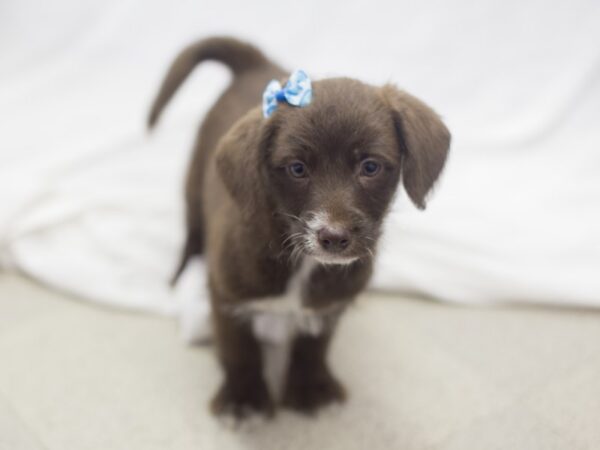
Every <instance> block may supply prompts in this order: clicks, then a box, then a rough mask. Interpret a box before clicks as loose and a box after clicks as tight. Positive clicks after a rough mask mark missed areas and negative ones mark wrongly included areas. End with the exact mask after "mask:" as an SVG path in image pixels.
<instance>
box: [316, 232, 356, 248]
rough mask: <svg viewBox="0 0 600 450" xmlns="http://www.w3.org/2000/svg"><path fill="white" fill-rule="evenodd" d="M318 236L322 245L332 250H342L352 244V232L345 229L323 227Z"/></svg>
mask: <svg viewBox="0 0 600 450" xmlns="http://www.w3.org/2000/svg"><path fill="white" fill-rule="evenodd" d="M317 238H318V239H319V244H321V247H323V248H324V249H325V250H327V251H330V252H341V251H342V250H344V249H345V248H346V247H348V245H350V233H348V232H347V231H343V230H332V229H330V228H321V229H320V230H319V231H318V233H317Z"/></svg>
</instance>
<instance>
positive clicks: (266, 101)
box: [262, 70, 312, 117]
mask: <svg viewBox="0 0 600 450" xmlns="http://www.w3.org/2000/svg"><path fill="white" fill-rule="evenodd" d="M311 100H312V85H311V83H310V78H308V75H306V72H304V71H303V70H296V71H295V72H294V73H292V75H290V79H289V80H288V82H287V83H286V84H285V86H284V87H283V88H282V87H281V83H280V82H279V81H277V80H271V81H270V82H269V84H267V87H266V88H265V91H264V92H263V103H262V107H263V115H264V116H265V117H271V114H273V112H275V110H276V109H277V103H278V102H286V103H288V104H289V105H292V106H298V107H300V108H303V107H304V106H306V105H308V104H309V103H310V102H311Z"/></svg>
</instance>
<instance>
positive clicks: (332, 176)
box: [149, 38, 450, 418]
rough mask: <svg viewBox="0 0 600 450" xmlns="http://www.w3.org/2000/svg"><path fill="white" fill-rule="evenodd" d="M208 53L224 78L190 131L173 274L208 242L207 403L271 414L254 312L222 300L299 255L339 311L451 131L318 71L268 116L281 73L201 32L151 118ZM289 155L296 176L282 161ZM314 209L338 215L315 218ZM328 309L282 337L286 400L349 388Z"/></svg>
mask: <svg viewBox="0 0 600 450" xmlns="http://www.w3.org/2000/svg"><path fill="white" fill-rule="evenodd" d="M207 59H215V60H218V61H222V62H223V63H225V64H227V65H228V66H229V67H230V68H231V69H232V71H233V73H234V77H233V81H232V83H231V85H230V86H229V88H228V89H227V90H226V91H225V93H224V94H223V95H222V96H221V98H220V99H219V100H218V101H217V103H216V104H215V105H214V107H213V108H212V109H211V110H210V112H209V113H208V115H207V117H206V118H205V120H204V123H203V124H202V126H201V128H200V132H199V134H198V137H197V141H196V145H195V151H194V154H193V157H192V161H191V163H190V168H189V172H188V176H187V183H186V203H187V242H186V245H185V248H184V251H183V255H182V263H181V266H180V267H179V269H178V271H177V274H176V277H177V276H178V274H179V273H181V271H182V270H183V268H184V267H185V263H186V262H187V260H188V258H189V257H190V256H193V255H194V254H200V253H204V254H205V256H206V259H207V264H208V270H209V288H210V292H211V300H212V310H213V318H214V323H215V330H216V342H217V350H218V356H219V360H220V362H221V365H222V366H223V369H224V373H225V378H224V382H223V384H222V386H221V388H220V390H219V392H218V393H217V395H216V397H215V399H214V400H213V410H214V411H215V412H216V413H230V414H233V415H234V416H235V417H238V418H240V417H243V416H245V415H246V414H247V413H248V412H249V411H253V410H254V411H258V412H263V413H266V414H271V413H272V412H273V411H274V402H273V400H272V399H271V396H270V394H269V391H268V389H267V387H266V383H265V380H264V378H263V360H262V354H261V351H260V342H259V341H258V340H257V338H256V336H255V334H254V333H253V329H252V326H251V324H250V322H249V321H247V320H240V318H239V317H237V316H236V315H235V314H232V311H235V310H236V307H239V306H243V305H245V304H248V302H250V301H256V300H260V299H264V298H273V297H276V296H278V295H280V294H282V293H284V291H285V290H286V287H287V286H288V282H289V280H290V278H291V277H292V276H293V275H294V274H295V273H296V271H298V270H299V269H298V267H299V265H300V263H301V261H302V260H303V259H305V258H312V260H315V261H317V262H319V264H317V265H316V267H315V268H314V269H313V270H312V272H310V276H309V278H308V281H307V282H306V283H305V285H304V286H303V289H302V304H303V305H304V307H307V308H312V310H315V311H322V312H323V313H324V314H325V312H326V311H329V310H330V308H334V309H333V310H334V311H338V312H339V311H341V310H343V308H344V306H345V305H347V304H348V303H349V302H350V301H352V300H353V298H354V297H355V296H356V295H357V294H358V293H359V292H360V291H361V290H363V289H364V287H365V285H366V284H367V282H368V280H369V277H370V275H371V270H372V258H373V254H374V252H375V249H376V242H377V239H378V237H379V234H380V228H381V224H382V221H383V219H384V217H385V215H386V213H387V210H388V208H389V205H390V203H391V201H392V198H393V196H394V194H395V192H396V188H397V185H398V182H399V180H400V179H401V178H402V180H403V184H404V187H405V189H406V191H407V193H408V194H409V196H410V198H411V200H412V201H413V202H414V203H415V205H417V206H418V207H420V208H424V207H425V199H426V196H427V194H428V193H429V191H430V190H431V188H432V186H433V184H434V182H435V181H436V180H437V178H438V176H439V175H440V172H441V170H442V168H443V166H444V163H445V160H446V155H447V152H448V148H449V145H450V134H449V132H448V130H447V129H446V127H445V126H444V125H443V123H442V122H441V121H440V119H439V118H438V116H437V115H436V114H435V113H434V112H433V111H432V110H431V109H430V108H429V107H428V106H426V105H425V104H424V103H422V102H421V101H419V100H418V99H416V98H414V97H412V96H410V95H409V94H407V93H405V92H402V91H399V90H398V89H396V88H395V87H393V86H390V85H387V86H384V87H381V88H380V87H375V86H370V85H367V84H364V83H361V82H359V81H356V80H351V79H347V78H335V79H325V80H322V81H316V82H314V83H313V101H312V102H311V104H310V105H308V106H307V107H305V108H295V107H291V106H288V105H287V104H279V105H278V109H277V111H275V113H274V114H273V116H272V117H270V118H268V119H265V118H264V117H263V116H262V113H261V109H260V106H259V105H260V96H261V93H262V91H263V89H264V87H265V85H266V84H267V83H268V81H269V80H271V79H273V78H275V79H279V80H282V81H283V80H285V78H286V77H287V72H286V71H284V70H283V69H282V68H280V67H279V66H277V65H275V64H274V63H272V62H270V61H269V60H268V59H267V58H266V57H265V56H264V55H263V54H262V53H261V52H260V51H259V50H257V49H256V48H254V47H252V46H250V45H248V44H245V43H242V42H239V41H237V40H234V39H230V38H211V39H206V40H204V41H201V42H199V43H197V44H194V45H192V46H190V47H188V48H187V49H186V50H184V51H183V52H182V54H181V55H180V56H179V57H178V58H177V59H176V60H175V62H174V63H173V65H172V67H171V69H170V71H169V73H168V75H167V77H166V79H165V81H164V83H163V85H162V88H161V90H160V93H159V95H158V97H157V99H156V101H155V103H154V105H153V108H152V112H151V114H150V118H149V125H150V126H152V125H154V124H155V123H156V121H157V119H158V117H159V115H160V112H161V111H162V109H163V107H164V106H165V104H166V103H167V102H168V100H169V99H170V98H171V96H172V95H173V93H174V92H175V91H176V89H177V88H178V86H179V85H180V84H181V83H182V82H183V80H184V79H185V77H186V76H187V75H188V73H189V72H190V71H191V70H192V69H193V68H194V67H195V65H196V64H198V63H200V62H202V61H203V60H207ZM366 161H375V162H376V164H375V165H376V166H377V167H378V172H377V173H376V174H375V175H370V174H368V172H367V166H365V164H367V163H366ZM298 162H301V163H302V165H303V168H304V169H306V175H305V176H300V177H297V176H296V175H293V172H291V170H292V169H290V168H291V167H292V165H294V164H298ZM296 167H297V166H296ZM369 167H371V168H372V167H373V166H372V165H371V166H369ZM324 218H325V219H324ZM319 221H321V222H323V223H325V224H335V227H333V225H332V226H331V227H330V228H327V227H329V225H322V228H320V229H317V228H315V227H321V225H319V224H321V222H319ZM332 227H333V228H332ZM317 244H318V245H317ZM330 316H331V317H329V320H328V321H327V326H326V328H325V329H324V330H322V332H321V333H320V334H319V335H316V336H312V335H309V334H303V333H299V334H298V335H297V336H296V337H295V339H294V341H293V343H292V351H291V361H290V367H289V370H288V375H287V379H286V382H285V386H284V392H283V399H282V400H283V404H284V405H286V406H288V407H291V408H294V409H297V410H300V411H304V412H312V411H314V410H316V409H317V408H319V407H320V406H323V405H325V404H327V403H329V402H331V401H336V400H343V399H344V397H345V394H344V389H343V387H342V386H341V384H340V383H339V382H338V381H336V379H335V378H334V377H333V375H332V374H331V372H330V371H329V369H328V367H327V364H326V354H327V348H328V344H329V341H330V339H331V336H332V334H333V331H334V328H335V323H336V322H337V317H338V313H337V312H336V313H334V314H331V315H330Z"/></svg>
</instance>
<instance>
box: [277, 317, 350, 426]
mask: <svg viewBox="0 0 600 450" xmlns="http://www.w3.org/2000/svg"><path fill="white" fill-rule="evenodd" d="M332 332H333V330H332V329H330V330H326V331H324V332H323V333H322V334H321V335H319V336H311V335H299V336H297V337H296V339H295V340H294V343H293V346H292V351H291V355H290V366H289V372H288V375H287V380H286V385H285V388H284V393H283V404H284V405H285V406H287V407H289V408H292V409H295V410H298V411H300V412H303V413H306V414H311V413H313V412H315V411H316V410H317V409H319V408H320V407H322V406H325V405H327V404H329V403H332V402H335V401H338V402H343V401H344V400H345V399H346V393H345V390H344V387H343V386H342V385H341V384H340V382H339V381H337V380H336V379H335V377H334V376H333V375H332V374H331V372H330V370H329V367H328V366H327V361H326V354H327V348H328V347H329V342H330V340H331V334H332Z"/></svg>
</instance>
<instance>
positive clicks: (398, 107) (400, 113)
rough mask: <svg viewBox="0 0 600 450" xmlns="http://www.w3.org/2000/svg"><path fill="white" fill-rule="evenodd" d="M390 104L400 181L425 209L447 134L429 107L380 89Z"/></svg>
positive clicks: (446, 147) (447, 142) (444, 153)
mask: <svg viewBox="0 0 600 450" xmlns="http://www.w3.org/2000/svg"><path fill="white" fill-rule="evenodd" d="M381 91H382V94H383V97H384V100H385V101H386V103H387V104H388V105H389V107H390V109H391V113H392V118H393V121H394V127H395V129H396V135H397V139H398V145H399V147H400V151H401V154H402V180H403V184H404V188H405V189H406V192H407V193H408V196H409V197H410V199H411V200H412V201H413V203H414V204H415V205H416V206H417V207H418V208H420V209H425V200H426V197H427V194H428V193H429V191H430V190H431V188H432V187H433V185H434V183H435V182H436V180H437V179H438V177H439V176H440V173H441V172H442V169H443V168H444V164H445V163H446V157H447V156H448V150H449V148H450V132H449V131H448V129H447V128H446V126H445V125H444V124H443V123H442V121H441V119H440V118H439V116H438V115H437V114H436V113H435V111H433V110H432V109H431V108H430V107H429V106H427V105H426V104H425V103H423V102H422V101H420V100H419V99H417V98H415V97H413V96H412V95H410V94H408V93H406V92H404V91H400V90H398V89H397V88H396V87H395V86H392V85H385V86H383V87H382V88H381Z"/></svg>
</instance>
